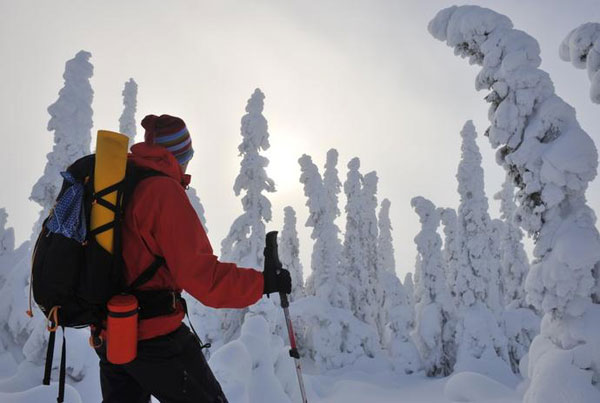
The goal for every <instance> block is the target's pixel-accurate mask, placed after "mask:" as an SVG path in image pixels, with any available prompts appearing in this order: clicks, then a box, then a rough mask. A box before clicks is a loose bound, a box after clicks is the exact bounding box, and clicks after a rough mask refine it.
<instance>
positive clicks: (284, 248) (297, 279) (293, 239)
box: [279, 206, 305, 301]
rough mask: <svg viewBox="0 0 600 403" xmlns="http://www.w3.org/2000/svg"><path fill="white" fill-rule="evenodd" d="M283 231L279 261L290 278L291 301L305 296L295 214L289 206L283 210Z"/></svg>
mask: <svg viewBox="0 0 600 403" xmlns="http://www.w3.org/2000/svg"><path fill="white" fill-rule="evenodd" d="M283 212H284V213H283V214H284V216H283V229H282V231H281V234H280V238H279V260H281V264H282V265H283V267H284V268H286V269H287V270H289V271H290V275H291V277H292V294H291V300H292V301H294V300H296V299H298V298H301V297H303V296H305V292H304V278H303V274H302V263H300V241H299V240H298V232H297V231H296V212H295V211H294V209H293V208H292V207H291V206H287V207H286V208H284V209H283Z"/></svg>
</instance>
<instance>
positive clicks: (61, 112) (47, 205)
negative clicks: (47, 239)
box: [29, 50, 94, 236]
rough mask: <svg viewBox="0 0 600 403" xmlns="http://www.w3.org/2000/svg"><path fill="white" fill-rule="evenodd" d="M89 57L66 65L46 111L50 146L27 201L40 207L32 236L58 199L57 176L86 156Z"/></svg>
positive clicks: (89, 124) (89, 109) (79, 57)
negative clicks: (56, 97)
mask: <svg viewBox="0 0 600 403" xmlns="http://www.w3.org/2000/svg"><path fill="white" fill-rule="evenodd" d="M91 56H92V55H91V53H89V52H86V51H83V50H82V51H80V52H79V53H77V54H76V55H75V57H74V58H73V59H71V60H69V61H67V63H66V65H65V73H64V75H63V78H64V79H65V84H64V86H63V87H62V88H61V90H60V91H59V93H58V99H57V100H56V102H55V103H53V104H52V105H50V106H49V107H48V113H49V114H50V120H49V121H48V130H49V131H52V132H54V145H53V147H52V151H51V152H50V153H48V155H47V156H46V158H47V163H46V167H45V168H44V174H43V175H42V176H41V177H40V178H39V179H38V180H37V182H36V183H35V185H34V186H33V189H32V191H31V196H30V197H29V198H30V199H31V200H33V201H34V202H36V203H38V204H39V205H40V206H42V211H41V213H40V219H39V220H38V222H37V223H36V225H35V226H34V231H33V232H34V233H35V234H36V235H37V233H38V232H39V230H40V228H41V225H42V221H43V220H44V219H45V218H46V217H47V216H48V213H49V212H50V209H51V208H52V206H53V205H54V202H55V201H56V198H57V197H58V192H59V191H60V187H61V184H62V177H61V176H60V172H62V171H64V170H65V169H66V168H67V167H68V166H69V165H71V164H72V163H73V162H75V160H77V159H79V158H81V157H83V156H84V155H87V154H89V153H90V143H91V139H92V138H91V129H92V126H93V122H92V115H93V111H92V99H93V97H94V91H93V90H92V86H91V85H90V78H91V77H92V75H93V72H94V67H93V66H92V64H91V63H90V62H89V59H90V57H91ZM34 236H35V235H34Z"/></svg>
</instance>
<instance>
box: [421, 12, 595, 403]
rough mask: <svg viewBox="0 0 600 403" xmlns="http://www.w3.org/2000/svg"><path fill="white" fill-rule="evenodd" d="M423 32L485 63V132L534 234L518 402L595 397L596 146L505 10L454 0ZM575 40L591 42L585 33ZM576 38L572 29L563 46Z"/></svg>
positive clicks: (481, 78)
mask: <svg viewBox="0 0 600 403" xmlns="http://www.w3.org/2000/svg"><path fill="white" fill-rule="evenodd" d="M586 30H587V28H586ZM429 32H430V33H431V34H432V35H433V36H434V37H435V38H437V39H439V40H443V41H446V43H447V44H448V45H449V46H451V47H453V48H454V51H455V53H456V54H457V55H460V56H462V57H468V58H469V62H470V63H472V64H478V65H480V66H481V67H482V69H481V71H480V73H479V74H478V75H477V78H476V88H477V89H488V90H490V91H491V93H490V94H489V95H488V96H487V97H486V98H485V99H486V100H487V101H488V102H489V103H490V104H491V105H490V110H489V119H490V123H491V126H490V127H489V128H488V129H487V131H486V134H487V135H488V137H489V140H490V142H491V145H492V147H494V148H498V147H499V149H498V151H497V154H496V159H497V162H498V163H499V164H500V165H502V166H503V167H504V168H505V170H506V171H507V172H508V174H509V175H510V177H511V179H512V181H513V182H514V184H515V185H516V187H517V192H516V195H517V196H516V197H517V203H518V207H517V210H516V212H515V215H514V216H515V220H516V222H518V224H519V225H520V226H521V227H522V228H523V229H524V230H526V231H527V232H528V233H529V234H530V235H533V236H534V237H535V241H536V245H535V248H534V252H533V254H534V260H533V262H532V265H531V269H530V271H529V274H528V276H527V280H526V293H527V302H528V303H531V304H533V305H534V306H535V308H536V309H538V310H541V311H542V313H543V314H544V316H543V319H542V326H541V332H540V334H539V335H538V336H537V337H536V338H535V339H534V340H533V343H532V345H531V350H530V354H529V360H528V363H529V371H528V374H529V383H528V387H527V392H526V393H525V397H524V401H525V402H526V403H538V402H544V403H547V402H585V403H587V402H597V401H600V390H599V389H598V387H597V385H598V380H599V379H600V359H599V357H598V356H597V355H596V354H594V353H592V351H593V348H594V347H595V348H596V349H597V340H598V337H597V334H595V335H593V334H592V333H590V332H588V331H587V330H588V327H589V326H590V323H591V322H590V320H592V321H593V320H594V319H593V318H594V315H595V314H596V311H597V308H598V305H597V301H598V295H597V292H598V287H597V284H598V270H597V266H598V265H599V264H600V254H599V251H600V235H599V234H598V231H597V229H596V226H595V224H596V216H595V214H594V212H593V211H592V210H591V208H590V207H589V206H588V205H587V204H586V199H585V191H586V189H587V186H588V183H589V182H590V181H591V180H592V179H593V178H594V177H595V176H596V173H597V166H598V153H597V150H596V147H595V145H594V143H593V141H592V140H591V138H590V137H589V136H588V135H587V133H585V131H583V129H582V128H581V127H580V126H579V123H578V122H577V119H576V116H575V110H574V109H573V108H572V107H571V106H570V105H568V104H566V103H565V102H564V101H563V100H562V99H561V98H559V97H558V96H557V95H556V94H555V92H554V85H553V83H552V81H551V79H550V77H549V75H548V74H547V73H546V72H544V71H542V70H540V69H539V66H540V63H541V58H540V49H539V45H538V43H537V41H536V40H535V39H534V38H532V37H531V36H529V35H528V34H526V33H525V32H522V31H518V30H515V29H513V28H512V22H511V21H510V20H509V19H508V18H507V17H506V16H503V15H501V14H498V13H496V12H494V11H492V10H489V9H485V8H481V7H477V6H462V7H451V8H448V9H445V10H442V11H440V12H439V13H438V15H437V16H436V17H435V18H434V19H433V20H432V21H431V22H430V24H429ZM586 32H587V31H586ZM586 38H587V39H586ZM571 39H573V40H574V42H575V43H573V42H571ZM580 39H581V40H582V41H583V42H581V43H585V41H586V40H587V43H588V44H589V43H591V41H590V39H591V36H589V35H588V36H587V37H586V35H582V36H581V37H580ZM580 39H577V34H576V35H574V36H573V37H572V38H570V39H569V40H568V41H567V45H566V46H569V47H570V46H571V45H577V44H576V42H577V41H579V40H580ZM575 48H576V46H574V47H573V49H575ZM570 52H571V49H570V50H569V54H570V55H571V53H570ZM577 52H578V50H576V49H575V50H574V53H575V54H576V55H577V54H578V53H577ZM561 55H562V56H566V49H565V48H564V47H563V48H562V50H561ZM579 57H580V58H581V54H579ZM591 60H593V63H592V64H593V66H595V65H596V61H595V60H594V57H592V58H591ZM582 61H583V60H581V59H580V60H579V61H576V64H579V62H582ZM596 323H597V320H596ZM574 341H576V344H574ZM575 346H576V347H575ZM582 351H583V352H584V353H583V354H581V355H580V354H579V353H580V352H582ZM575 353H577V354H575ZM557 385H560V387H558V386H557Z"/></svg>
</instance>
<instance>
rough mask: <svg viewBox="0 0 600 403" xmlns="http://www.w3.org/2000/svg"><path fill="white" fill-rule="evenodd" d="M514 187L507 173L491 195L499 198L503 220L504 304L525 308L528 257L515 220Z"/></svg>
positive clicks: (501, 250)
mask: <svg viewBox="0 0 600 403" xmlns="http://www.w3.org/2000/svg"><path fill="white" fill-rule="evenodd" d="M514 192H515V186H514V183H513V181H512V179H511V178H510V177H508V176H507V178H506V180H505V181H504V183H503V184H502V190H501V191H500V192H498V193H496V195H495V196H494V198H495V199H497V200H500V217H501V218H502V220H504V222H505V226H504V231H503V232H502V234H501V238H500V248H499V250H500V252H501V261H500V263H501V269H502V272H501V273H502V279H503V288H504V305H505V306H506V307H510V308H525V307H528V306H529V304H528V303H527V302H526V301H525V278H526V277H527V273H528V272H529V259H528V258H527V254H526V253H525V247H524V245H523V232H522V231H521V229H520V228H519V226H518V225H517V224H516V223H515V222H514V214H515V211H516V209H517V205H516V204H515V201H514V197H515V193H514Z"/></svg>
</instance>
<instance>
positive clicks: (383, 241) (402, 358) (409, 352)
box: [377, 199, 421, 373]
mask: <svg viewBox="0 0 600 403" xmlns="http://www.w3.org/2000/svg"><path fill="white" fill-rule="evenodd" d="M390 205H391V203H390V201H389V200H388V199H383V201H382V202H381V208H380V209H379V216H378V220H377V223H378V226H379V238H378V239H377V267H378V269H379V272H378V274H379V276H380V278H379V282H380V285H381V287H382V290H383V295H382V299H381V308H382V312H383V317H382V325H383V333H382V342H383V346H384V347H385V348H386V349H387V350H388V352H389V353H390V356H391V357H392V358H393V362H394V364H395V366H396V368H397V369H400V370H403V371H404V372H406V373H412V372H415V371H416V370H418V369H419V368H420V365H421V363H420V361H421V360H420V357H419V353H418V351H417V349H416V347H415V344H414V342H413V341H412V339H411V337H410V332H411V330H412V328H413V326H414V321H413V310H412V305H411V304H410V302H409V296H408V295H406V290H405V289H404V287H403V286H402V283H401V282H400V279H399V278H398V276H397V275H396V262H395V259H394V246H393V239H392V223H391V221H390ZM411 292H412V291H411Z"/></svg>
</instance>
